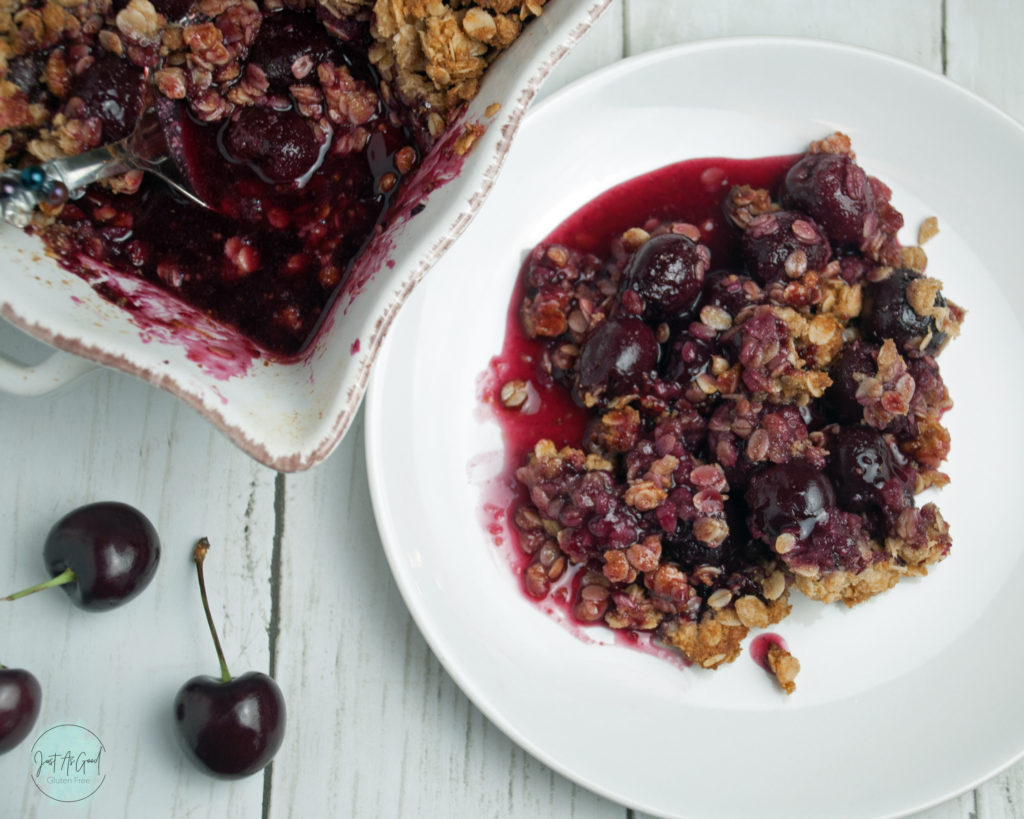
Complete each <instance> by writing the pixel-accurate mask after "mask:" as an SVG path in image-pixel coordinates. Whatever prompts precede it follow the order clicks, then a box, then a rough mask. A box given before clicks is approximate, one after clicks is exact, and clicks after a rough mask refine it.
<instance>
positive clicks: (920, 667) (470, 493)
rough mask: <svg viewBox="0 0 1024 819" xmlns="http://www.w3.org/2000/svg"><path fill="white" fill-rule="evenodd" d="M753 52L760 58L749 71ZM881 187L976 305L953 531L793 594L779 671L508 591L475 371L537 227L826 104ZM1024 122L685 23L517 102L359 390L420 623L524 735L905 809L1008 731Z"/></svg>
mask: <svg viewBox="0 0 1024 819" xmlns="http://www.w3.org/2000/svg"><path fill="white" fill-rule="evenodd" d="M751 78H756V81H751ZM836 129H839V130H843V131H845V132H847V133H848V134H850V135H851V136H852V138H853V144H854V147H855V149H856V150H857V154H858V159H859V161H860V163H861V164H862V165H864V166H865V168H866V169H867V170H868V172H869V173H872V174H874V175H877V176H879V177H880V178H881V179H882V180H884V181H886V182H887V183H889V184H890V185H891V186H892V187H893V190H894V196H893V202H894V204H895V205H896V206H897V207H898V208H900V209H901V210H902V211H903V212H904V214H905V215H906V217H907V225H908V227H907V229H906V235H905V236H904V237H903V238H904V239H905V240H908V241H910V242H911V243H912V242H913V240H914V236H915V234H916V229H917V226H918V224H919V223H920V221H921V219H923V218H924V217H925V216H928V215H936V216H938V218H939V223H940V227H941V230H942V232H941V233H940V235H939V236H938V237H937V238H936V239H934V240H932V242H931V243H930V244H929V246H928V253H929V257H930V260H931V262H930V266H929V273H931V274H932V275H936V276H938V277H939V278H941V279H943V280H944V282H945V287H944V292H945V293H946V294H947V295H948V296H950V297H951V298H953V299H954V300H956V301H958V302H960V303H961V304H963V305H965V306H966V307H967V308H968V317H967V322H966V326H965V330H964V333H963V335H962V336H961V338H960V339H958V340H957V341H956V342H955V343H954V344H952V345H951V346H950V348H949V349H948V350H947V351H946V352H945V353H944V354H943V357H942V368H943V373H944V375H945V377H946V380H947V383H948V385H949V387H950V390H951V392H952V395H953V398H954V400H955V402H956V408H955V409H954V410H953V411H952V412H951V413H950V414H949V416H948V421H949V427H950V431H951V433H952V436H953V451H952V457H951V458H950V460H949V463H948V471H949V473H950V474H951V475H952V478H953V483H952V485H951V486H950V487H948V488H947V489H945V490H944V491H942V492H941V493H940V494H939V496H938V498H937V500H938V502H939V505H940V508H941V509H942V510H943V512H944V514H945V515H946V517H947V519H948V520H949V521H950V524H951V527H952V534H953V538H954V546H953V551H952V553H951V555H950V557H949V558H948V559H947V560H946V561H945V562H944V563H942V564H940V565H939V566H937V567H936V568H935V569H933V571H932V573H931V575H930V576H929V577H927V578H925V579H923V580H921V581H908V582H904V583H902V584H900V585H899V586H898V587H897V588H895V589H894V590H892V591H890V592H888V593H887V594H884V595H882V596H880V597H878V598H875V599H873V600H871V601H869V602H868V603H865V604H864V605H862V606H859V607H857V608H855V609H851V610H847V609H845V608H844V607H841V606H822V605H820V604H816V603H810V602H808V601H806V600H803V599H800V600H797V601H796V605H795V606H794V612H793V614H792V615H791V617H790V618H788V619H787V620H785V621H783V623H781V624H780V625H779V626H777V627H776V628H775V630H776V631H778V632H779V633H781V634H782V635H783V636H784V637H785V638H786V640H787V641H788V642H789V644H790V647H791V648H792V649H793V651H794V653H795V654H796V655H797V656H798V657H799V658H800V660H801V663H802V664H803V671H802V673H801V675H800V678H799V680H798V689H797V692H796V694H795V695H793V696H792V697H789V698H787V697H785V696H784V695H782V694H780V693H779V692H778V691H777V690H776V689H775V688H774V687H773V686H772V685H771V684H770V681H769V680H768V679H766V677H765V675H764V673H763V672H762V671H761V670H760V669H759V668H758V667H756V665H755V664H754V663H753V662H752V661H751V660H750V658H749V657H748V656H742V657H740V658H739V659H738V660H737V661H736V662H735V663H733V664H732V665H730V666H729V667H726V668H722V669H720V670H719V671H717V672H713V673H712V672H703V671H700V670H696V669H680V668H678V667H676V666H675V665H673V664H671V663H668V662H665V661H663V660H659V659H657V658H655V657H651V656H647V655H644V654H641V653H639V652H637V651H633V650H630V649H628V648H624V647H618V646H614V645H603V644H597V643H593V642H590V643H588V642H584V641H582V640H580V639H578V638H577V637H575V636H573V634H572V633H570V631H569V630H568V629H566V628H564V627H563V626H562V625H560V624H559V623H557V622H556V621H555V619H554V618H553V617H552V616H550V615H548V614H545V613H544V612H543V611H542V610H541V609H540V608H539V607H538V606H536V605H534V604H532V603H530V602H529V601H527V600H526V599H525V598H524V596H523V595H522V593H521V592H520V590H519V584H518V580H517V579H516V578H515V577H514V576H513V573H512V571H511V570H510V568H509V565H508V562H507V560H506V559H505V557H504V554H503V552H502V551H501V550H500V549H498V548H496V547H495V545H494V543H493V540H492V537H491V536H490V535H489V534H488V532H487V531H486V528H485V526H484V524H483V522H482V521H483V516H482V515H481V512H480V508H481V502H482V499H481V486H482V484H483V483H484V482H485V481H486V479H487V478H488V477H491V476H493V474H494V472H495V471H496V470H497V469H498V468H499V467H500V463H501V438H500V431H499V429H498V427H497V425H496V423H495V422H494V421H493V420H491V418H490V417H489V415H488V413H487V412H483V411H481V408H480V405H479V403H478V398H477V395H478V390H479V379H480V376H481V374H482V373H484V372H485V371H486V369H487V365H488V362H489V360H490V357H491V356H492V355H495V354H497V353H498V352H499V351H500V349H501V345H502V338H503V335H504V321H505V315H506V310H507V306H508V300H509V295H510V292H511V289H512V285H513V281H514V278H515V275H516V273H517V271H518V268H519V264H520V261H521V260H522V258H523V255H524V253H525V252H526V250H527V249H529V248H530V247H531V246H533V245H534V244H535V243H536V242H537V241H539V240H540V239H541V238H543V236H544V235H545V234H547V233H548V232H549V231H550V230H551V229H552V228H553V227H554V226H555V225H557V224H558V223H559V222H560V221H562V219H564V218H565V217H566V216H568V215H569V214H570V213H572V212H573V211H574V210H575V209H576V208H578V207H579V206H580V205H582V204H583V203H584V202H586V201H587V200H589V199H590V198H592V197H593V196H594V195H596V194H597V193H599V192H601V191H603V190H605V189H607V188H608V187H610V186H611V185H613V184H615V183H617V182H620V181H622V180H625V179H628V178H630V177H633V176H635V175H637V174H639V173H642V172H644V171H648V170H651V169H654V168H657V167H659V166H662V165H665V164H668V163H670V162H674V161H677V160H681V159H686V158H692V157H702V156H732V157H754V156H765V155H772V154H781V153H794V152H797V151H800V150H802V149H803V148H804V147H805V146H806V144H807V142H808V141H809V140H811V139H814V138H819V137H821V136H824V135H825V134H827V133H829V132H831V131H833V130H836ZM1021 190H1024V130H1022V129H1021V127H1020V126H1019V125H1017V124H1016V123H1014V122H1013V121H1012V120H1010V119H1008V118H1007V117H1006V116H1004V115H1003V114H1001V113H1000V112H998V111H997V110H995V109H994V108H992V107H991V106H989V105H987V104H985V103H983V102H981V101H980V100H978V99H977V98H976V97H973V96H972V95H970V94H968V93H967V92H965V91H963V90H961V89H959V88H957V87H956V86H954V85H952V84H950V83H949V82H947V81H945V80H944V79H942V78H940V77H938V76H935V75H933V74H931V73H928V72H926V71H923V70H920V69H918V68H915V67H912V66H909V65H907V64H904V63H902V62H899V61H896V60H894V59H890V58H887V57H883V56H879V55H877V54H873V53H869V52H865V51H861V50H857V49H852V48H847V47H840V46H835V45H831V44H824V43H816V42H812V41H802V40H779V39H745V40H723V41H715V42H709V43H700V44H696V45H692V46H686V47H682V48H673V49H668V50H665V51H660V52H656V53H652V54H648V55H644V56H642V57H638V58H634V59H630V60H626V61H623V62H621V63H619V64H617V65H615V66H613V67H612V68H610V69H609V70H606V71H602V72H600V73H598V74H595V75H593V76H591V77H589V78H587V79H585V80H584V81H583V82H581V83H578V84H576V85H575V86H573V87H571V88H569V89H566V90H565V91H564V92H563V93H561V94H559V95H556V96H555V97H553V98H552V99H551V100H549V101H548V102H547V103H546V104H544V105H542V106H541V107H539V108H538V109H536V110H535V111H533V112H531V114H530V115H529V116H528V117H527V120H526V122H525V123H524V126H523V129H522V132H521V134H520V136H519V138H518V142H517V144H515V145H514V146H513V149H512V151H511V153H510V155H509V158H508V162H507V165H506V167H505V168H504V170H503V172H502V174H501V177H500V178H499V180H498V183H497V184H496V186H495V189H494V191H493V192H492V193H491V197H490V199H489V200H488V201H487V204H486V205H485V207H484V208H483V209H482V210H481V212H480V214H479V215H478V216H477V218H476V220H475V221H474V222H473V224H472V225H471V226H470V228H469V229H468V230H467V231H466V233H465V235H464V236H463V237H462V239H461V240H460V241H459V242H458V243H457V245H456V246H455V247H454V248H453V249H452V250H451V251H450V252H449V254H448V255H447V256H445V258H444V260H443V261H442V262H441V263H440V265H439V267H438V269H437V270H435V271H434V273H433V274H432V275H431V279H430V281H429V282H428V283H427V285H426V286H423V287H421V288H420V289H419V290H418V291H417V292H416V293H415V294H414V296H413V298H412V299H411V300H410V302H409V304H408V305H407V307H406V309H405V310H404V311H403V312H402V314H401V316H400V317H399V319H398V321H397V322H396V326H395V328H394V329H393V331H392V333H391V335H390V337H389V338H388V340H387V343H386V345H385V349H384V351H383V353H382V355H381V360H380V362H379V365H378V367H377V370H376V375H375V376H374V378H373V381H372V385H371V388H370V391H369V398H368V410H367V413H368V419H367V460H368V463H369V471H370V486H371V490H372V493H373V501H374V508H375V512H376V515H377V520H378V523H379V526H380V530H381V535H382V537H383V541H384V544H385V549H386V550H387V554H388V559H389V561H390V563H391V568H392V570H393V572H394V575H395V578H396V580H397V582H398V586H399V588H400V589H401V591H402V594H403V596H404V598H405V601H406V603H407V604H408V606H409V608H410V610H411V611H412V613H413V616H414V617H415V619H416V622H417V623H418V625H419V627H420V629H421V630H422V631H423V634H424V635H425V637H426V639H427V641H428V642H429V643H430V646H431V648H432V649H433V650H434V652H435V653H436V654H437V656H438V657H439V658H440V660H441V662H442V663H443V664H444V666H445V668H446V669H447V670H448V672H449V673H450V674H451V675H452V676H453V677H454V678H455V680H456V681H457V682H458V684H459V685H460V686H461V688H462V689H463V691H465V692H466V694H467V695H468V696H469V697H470V699H472V700H473V702H474V703H476V705H477V706H479V707H480V709H481V710H482V711H483V712H484V713H485V714H486V715H487V716H488V717H489V718H490V719H491V720H493V721H494V722H495V723H496V724H497V725H498V726H499V727H500V728H501V729H502V730H504V731H505V732H506V733H507V734H508V735H509V736H510V737H512V738H513V739H514V740H515V741H516V742H518V743H519V744H520V745H522V746H523V747H524V748H526V749H527V750H528V751H530V752H531V753H533V754H534V755H535V756H537V757H539V758H540V759H541V760H543V761H544V762H546V763H547V764H549V765H551V766H552V767H554V768H555V769H557V770H559V771H560V772H562V773H563V774H565V775H566V776H568V777H570V778H572V779H574V780H576V781H577V782H579V783H581V784H583V785H585V786H586V787H588V788H591V789H592V790H594V791H597V792H599V793H601V794H604V795H606V796H608V797H611V798H613V799H616V800H618V801H620V802H624V803H627V804H629V805H632V806H634V807H637V808H640V809H642V810H645V811H649V812H651V813H656V814H663V815H671V816H694V817H697V816H709V815H715V816H736V817H749V816H754V815H756V816H762V817H770V816H780V817H782V816H785V817H790V816H815V817H824V816H842V817H859V816H880V815H899V814H903V813H907V812H911V811H914V810H917V809H921V808H924V807H927V806H928V805H931V804H934V803H936V802H940V801H942V800H944V799H947V798H949V797H951V796H953V795H955V794H956V793H958V792H960V791H963V790H965V789H967V788H970V787H972V786H973V785H976V784H977V783H979V782H980V781H982V780H983V779H985V778H986V777H988V776H990V775H991V774H993V773H995V772H996V771H997V770H998V769H1000V768H1002V767H1004V766H1006V765H1008V764H1009V763H1010V762H1012V761H1013V760H1015V759H1017V758H1018V757H1019V756H1020V755H1021V754H1022V752H1024V696H1021V695H1020V680H1021V678H1022V674H1024V640H1021V639H1020V637H1019V627H1018V624H1019V623H1021V622H1024V594H1021V592H1020V590H1021V588H1022V587H1024V565H1022V562H1021V545H1020V544H1021V537H1020V527H1019V525H1018V523H1017V521H1016V517H1015V514H1014V513H1013V510H1015V509H1017V508H1019V507H1020V503H1021V502H1020V491H1019V490H1020V480H1019V478H1018V474H1019V473H1018V470H1019V468H1020V467H1019V464H1020V462H1021V456H1022V452H1021V450H1022V444H1021V436H1020V435H1019V434H1018V433H1016V432H1015V430H1014V427H1013V424H1015V421H1013V420H1010V421H1005V420H1002V419H1006V418H1010V419H1013V418H1015V417H1016V416H1017V415H1018V411H1019V408H1020V407H1021V406H1024V390H1022V388H1021V382H1020V376H1019V375H1018V374H1017V373H1016V370H1017V368H1016V367H1012V366H1011V367H1009V369H1010V370H1011V371H1012V372H1010V373H1007V374H1006V375H1005V376H1004V375H1003V373H1004V372H1006V371H1005V370H1004V369H1003V367H1005V366H1006V365H1005V364H1004V362H1011V361H1013V360H1014V358H1015V357H1016V356H1017V355H1019V354H1020V351H1021V350H1024V333H1022V330H1021V326H1020V324H1019V323H1018V321H1017V320H1016V318H1015V317H1014V315H1013V314H1012V312H1011V310H1010V308H1009V306H1008V305H1012V304H1021V303H1024V301H1022V298H1021V296H1022V295H1024V277H1021V276H1020V253H1021V251H1020V235H1019V234H1020V228H1019V224H1018V218H1019V211H1020V209H1019V203H1018V202H1017V201H1016V196H1017V195H1018V192H1019V191H1021Z"/></svg>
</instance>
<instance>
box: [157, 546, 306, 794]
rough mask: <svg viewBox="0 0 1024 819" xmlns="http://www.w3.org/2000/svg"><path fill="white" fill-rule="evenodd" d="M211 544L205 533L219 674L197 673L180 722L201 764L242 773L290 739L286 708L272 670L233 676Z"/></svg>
mask: <svg viewBox="0 0 1024 819" xmlns="http://www.w3.org/2000/svg"><path fill="white" fill-rule="evenodd" d="M209 548H210V544H209V541H207V539H206V538H202V539H201V540H200V541H199V542H198V543H197V544H196V547H195V550H194V551H193V560H194V561H195V564H196V573H197V575H198V578H199V594H200V597H201V598H202V603H203V611H204V612H205V613H206V623H207V625H208V626H209V629H210V636H211V637H212V638H213V644H214V648H215V650H216V652H217V660H218V661H219V663H220V670H221V675H220V677H219V678H217V677H210V676H199V677H193V678H192V679H191V680H189V681H188V682H187V683H185V685H183V686H182V687H181V688H180V689H179V691H178V694H177V696H176V697H175V698H174V726H175V729H176V731H177V735H178V739H179V741H180V744H181V747H182V749H183V750H184V752H185V754H186V756H188V758H189V759H190V760H192V762H193V763H194V764H195V765H196V767H198V768H199V769H200V770H202V771H204V772H205V773H208V774H210V775H212V776H216V777H220V778H224V779H238V778H241V777H244V776H249V775H251V774H254V773H256V772H257V771H260V770H262V769H263V768H265V767H266V766H267V765H268V764H269V763H270V761H271V760H272V759H273V758H274V754H276V753H277V751H278V749H279V748H280V747H281V743H282V741H283V740H284V729H285V722H286V710H285V702H284V696H283V695H282V694H281V689H280V688H279V687H278V685H277V683H276V682H274V681H273V680H272V679H271V678H270V677H268V676H267V675H266V674H264V673H262V672H259V671H250V672H249V673H247V674H242V675H241V676H240V677H232V676H231V674H230V672H229V671H228V666H227V663H226V662H225V660H224V651H223V650H222V649H221V645H220V639H219V638H218V637H217V629H216V628H215V626H214V624H213V615H212V614H211V613H210V604H209V601H208V599H207V595H206V581H205V579H204V577H203V561H204V560H205V558H206V553H207V552H208V551H209Z"/></svg>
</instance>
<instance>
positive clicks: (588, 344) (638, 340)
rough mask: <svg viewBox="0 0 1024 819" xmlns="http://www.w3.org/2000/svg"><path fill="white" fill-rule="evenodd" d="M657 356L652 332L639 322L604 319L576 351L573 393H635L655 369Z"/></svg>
mask: <svg viewBox="0 0 1024 819" xmlns="http://www.w3.org/2000/svg"><path fill="white" fill-rule="evenodd" d="M658 354H659V347H658V340H657V339H656V338H655V336H654V331H653V330H651V328H650V327H648V326H647V325H646V324H644V323H643V322H642V321H640V320H639V319H614V318H610V319H606V320H605V321H603V322H601V323H600V324H599V325H598V326H597V327H596V328H595V329H594V330H593V331H591V333H590V335H588V336H587V338H586V339H585V340H584V342H583V345H582V346H581V347H580V358H579V370H578V372H577V375H576V389H577V393H578V394H579V396H583V395H584V394H586V393H603V392H606V391H608V390H612V391H615V392H629V391H631V390H635V389H636V388H637V387H638V386H639V385H640V382H641V381H642V379H643V376H644V375H645V374H646V373H650V372H651V371H653V370H654V368H655V366H657V363H658Z"/></svg>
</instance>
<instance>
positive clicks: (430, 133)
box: [0, 0, 546, 355]
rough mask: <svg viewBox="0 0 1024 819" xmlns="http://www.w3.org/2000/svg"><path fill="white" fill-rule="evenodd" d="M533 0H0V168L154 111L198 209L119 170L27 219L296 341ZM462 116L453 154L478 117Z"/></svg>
mask: <svg viewBox="0 0 1024 819" xmlns="http://www.w3.org/2000/svg"><path fill="white" fill-rule="evenodd" d="M545 2H546V0H0V168H5V167H7V166H14V167H20V166H22V165H25V164H33V163H38V162H39V161H46V160H50V159H53V158H55V157H59V156H68V155H75V154H80V153H82V152H84V151H87V150H89V149H92V148H96V147H98V146H100V145H104V144H107V143H110V142H114V141H116V140H120V139H122V138H124V137H126V136H128V135H129V134H131V133H132V132H133V130H134V129H135V128H136V124H137V123H138V122H139V120H140V118H141V117H144V116H145V115H147V114H148V113H149V112H151V111H155V112H157V114H158V116H159V120H160V125H161V128H162V130H163V131H164V133H165V135H166V136H167V141H168V143H169V146H170V154H171V156H172V157H173V159H174V161H175V164H176V165H177V166H179V169H180V170H181V172H182V173H183V175H184V176H185V178H186V179H187V180H188V181H189V182H190V183H191V185H192V187H193V188H194V189H195V190H196V192H197V193H198V194H199V195H200V197H201V198H202V199H203V201H205V202H207V203H208V204H210V205H211V207H212V210H206V209H204V208H202V207H200V206H198V205H194V204H192V203H189V202H184V201H181V199H180V198H175V197H173V196H172V195H171V194H170V192H169V190H168V188H167V186H166V185H164V184H163V183H161V182H160V181H159V180H155V179H153V178H150V177H144V176H143V175H142V174H141V173H140V172H130V173H128V174H124V175H122V176H119V177H116V178H114V179H111V180H107V181H106V182H103V183H98V184H96V185H92V186H90V188H89V190H88V191H87V192H86V195H85V196H83V197H81V198H79V199H73V200H71V201H68V202H66V203H65V202H64V201H63V198H60V197H57V198H55V200H54V201H53V202H52V203H51V205H52V207H50V208H49V209H48V212H47V213H46V215H45V217H44V218H40V219H37V220H36V223H35V224H34V225H33V228H32V229H33V230H35V231H37V232H38V233H39V234H40V235H41V237H42V239H43V241H44V242H45V243H46V245H47V248H48V251H49V252H50V253H51V254H52V255H53V256H55V257H57V258H58V259H59V260H60V261H61V263H62V264H64V265H65V266H66V267H67V268H69V269H70V270H72V271H73V272H75V273H77V274H79V275H81V276H83V277H84V278H86V279H88V280H93V279H95V278H96V276H95V271H96V270H97V265H103V266H105V267H108V268H113V269H115V270H118V271H122V272H127V273H130V274H132V275H138V276H140V277H142V278H144V279H146V280H148V281H151V282H153V283H154V284H156V285H158V286H159V287H162V288H164V289H165V290H168V291H170V292H172V293H174V294H175V295H177V296H179V297H180V298H181V299H183V300H184V301H186V302H189V303H191V304H192V305H194V306H196V307H198V308H200V309H201V310H203V311H205V312H206V313H208V314H210V315H212V316H213V317H215V318H216V319H219V320H221V321H224V322H226V323H228V324H230V325H232V326H234V327H236V328H237V329H239V330H241V331H242V333H243V334H244V335H246V336H247V337H248V338H250V339H252V340H253V341H255V342H256V343H257V344H258V345H259V346H261V347H262V348H264V349H265V350H267V351H270V352H272V353H276V354H279V355H290V354H294V353H297V352H299V351H301V350H302V349H303V348H304V347H305V345H306V344H307V343H308V342H309V340H310V339H311V337H312V335H313V334H314V332H315V330H316V328H317V327H318V325H319V322H320V320H321V318H322V316H323V314H324V312H325V310H326V308H327V306H328V305H329V303H330V301H331V300H332V298H333V297H334V295H335V294H336V293H337V292H338V289H339V287H341V286H343V284H344V280H345V276H346V273H347V272H348V271H349V269H350V264H351V262H352V260H353V259H354V258H355V257H356V256H358V254H359V253H360V251H361V250H362V248H363V247H364V246H365V244H366V242H367V241H368V238H369V237H370V236H371V235H372V234H373V231H375V230H376V229H378V227H379V225H380V222H381V220H382V219H383V218H385V216H386V213H387V208H388V205H389V202H390V200H391V197H392V196H393V195H394V194H395V192H396V191H397V190H398V189H399V188H400V186H401V183H402V181H403V179H404V178H407V177H408V176H409V175H410V174H411V173H412V171H413V170H414V169H416V168H417V167H418V166H419V165H420V162H421V159H422V158H423V157H424V155H425V154H426V152H427V151H429V150H430V149H431V148H432V146H433V145H435V144H436V143H438V141H439V140H440V138H441V137H442V135H443V134H445V133H446V129H447V128H448V127H449V126H450V125H451V124H452V123H453V122H454V121H455V120H456V119H457V118H458V116H459V114H460V113H461V111H462V110H463V108H464V106H465V103H466V102H467V101H468V100H470V99H472V98H473V97H474V96H475V95H476V94H477V92H478V90H479V86H480V82H481V78H482V76H483V74H484V73H485V71H486V69H487V68H488V66H489V65H490V64H491V63H492V62H493V61H494V60H495V58H496V57H497V56H498V55H499V54H500V53H501V52H502V51H504V50H505V49H506V48H508V47H509V46H510V45H511V44H512V43H513V42H514V41H515V40H516V38H517V37H518V36H519V34H520V32H521V31H522V28H523V26H524V24H525V23H527V22H528V21H529V20H530V19H531V18H532V17H534V16H536V15H538V14H540V13H541V11H542V7H543V6H544V4H545ZM488 110H490V109H488ZM465 127H466V128H467V131H466V133H465V134H464V135H462V136H464V137H465V138H462V136H460V139H459V140H456V141H455V144H454V146H453V150H454V151H455V152H456V153H457V154H460V155H461V154H462V153H464V152H465V150H468V148H469V146H470V145H471V144H472V141H473V139H474V136H475V133H476V132H475V131H474V130H473V128H474V127H477V128H482V127H483V126H472V127H471V126H465ZM94 286H97V285H95V284H94ZM97 289H99V290H100V291H101V292H103V291H102V285H100V286H97ZM107 295H109V296H110V297H112V298H116V294H107Z"/></svg>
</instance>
